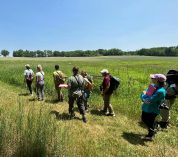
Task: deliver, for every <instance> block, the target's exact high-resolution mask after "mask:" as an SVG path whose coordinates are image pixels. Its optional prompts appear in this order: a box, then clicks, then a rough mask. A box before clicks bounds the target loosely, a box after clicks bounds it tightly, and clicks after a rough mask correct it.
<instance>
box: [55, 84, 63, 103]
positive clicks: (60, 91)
mask: <svg viewBox="0 0 178 157" xmlns="http://www.w3.org/2000/svg"><path fill="white" fill-rule="evenodd" d="M55 89H56V92H57V96H58V100H59V101H63V100H64V95H63V93H62V89H61V88H60V87H59V84H55Z"/></svg>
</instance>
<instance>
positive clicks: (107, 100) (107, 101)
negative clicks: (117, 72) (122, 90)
mask: <svg viewBox="0 0 178 157" xmlns="http://www.w3.org/2000/svg"><path fill="white" fill-rule="evenodd" d="M101 74H102V76H103V82H102V85H101V86H100V90H101V95H102V97H103V101H104V107H103V110H101V112H102V113H103V114H104V115H106V116H113V117H114V116H115V113H114V110H113V107H112V105H111V96H112V93H113V91H111V90H110V81H111V76H110V74H109V71H108V70H107V69H103V70H101ZM108 111H109V112H108Z"/></svg>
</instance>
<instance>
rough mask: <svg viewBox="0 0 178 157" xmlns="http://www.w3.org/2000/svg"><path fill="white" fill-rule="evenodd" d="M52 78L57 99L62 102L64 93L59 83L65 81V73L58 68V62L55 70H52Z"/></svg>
mask: <svg viewBox="0 0 178 157" xmlns="http://www.w3.org/2000/svg"><path fill="white" fill-rule="evenodd" d="M53 79H54V86H55V89H56V92H57V96H58V100H59V101H61V102H62V101H63V100H64V95H63V93H62V89H61V87H59V85H60V84H63V83H64V82H65V75H64V73H63V72H62V71H60V70H59V65H58V64H57V65H55V71H54V72H53Z"/></svg>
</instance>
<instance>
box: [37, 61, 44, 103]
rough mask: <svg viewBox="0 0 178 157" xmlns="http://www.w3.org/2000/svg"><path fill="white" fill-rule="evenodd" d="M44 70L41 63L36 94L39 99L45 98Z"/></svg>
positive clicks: (38, 70) (38, 69)
mask: <svg viewBox="0 0 178 157" xmlns="http://www.w3.org/2000/svg"><path fill="white" fill-rule="evenodd" d="M44 75H45V74H44V72H43V69H42V66H41V65H40V64H39V65H38V66H37V73H36V94H37V97H38V100H41V101H43V100H44Z"/></svg>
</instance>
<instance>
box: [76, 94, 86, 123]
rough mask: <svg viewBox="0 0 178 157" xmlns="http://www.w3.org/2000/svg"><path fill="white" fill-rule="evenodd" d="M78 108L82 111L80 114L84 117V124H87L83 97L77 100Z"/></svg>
mask: <svg viewBox="0 0 178 157" xmlns="http://www.w3.org/2000/svg"><path fill="white" fill-rule="evenodd" d="M77 106H78V109H79V111H80V114H81V115H82V120H83V122H84V123H86V122H87V119H86V116H85V106H84V101H83V97H82V96H81V97H79V98H77Z"/></svg>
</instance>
